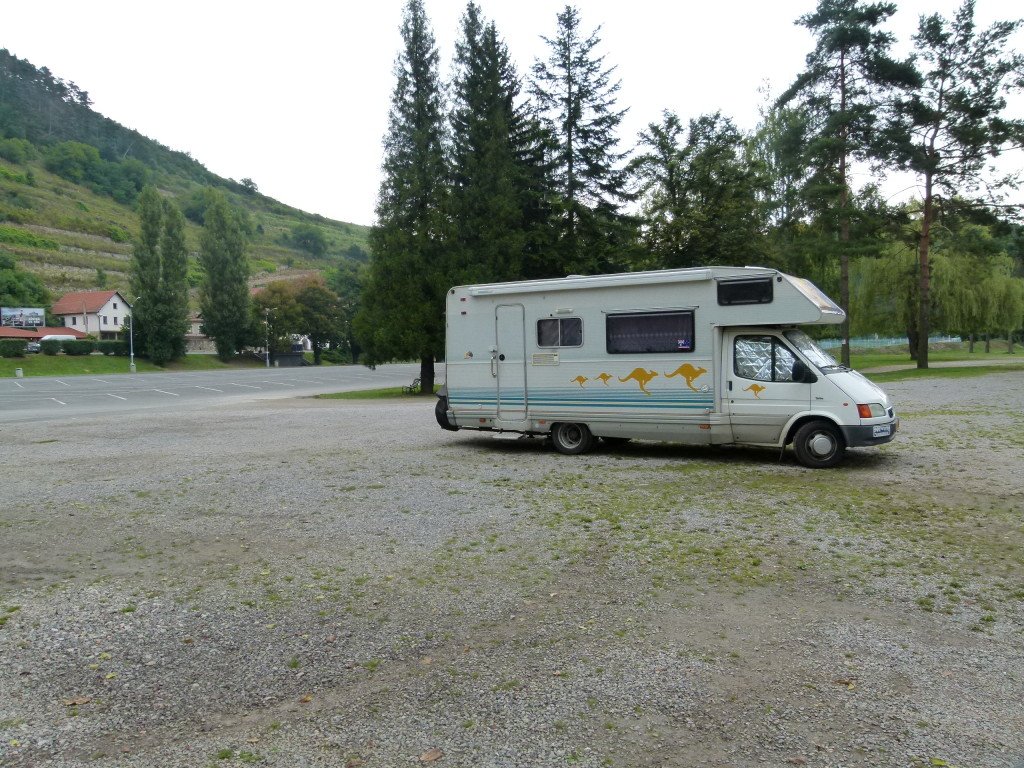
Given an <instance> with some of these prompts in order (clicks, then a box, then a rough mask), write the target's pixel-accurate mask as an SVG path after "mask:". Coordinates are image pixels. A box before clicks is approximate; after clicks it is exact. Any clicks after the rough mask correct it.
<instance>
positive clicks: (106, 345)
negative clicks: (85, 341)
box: [96, 341, 128, 357]
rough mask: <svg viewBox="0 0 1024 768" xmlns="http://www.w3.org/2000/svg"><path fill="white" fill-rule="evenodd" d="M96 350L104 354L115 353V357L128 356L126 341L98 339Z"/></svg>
mask: <svg viewBox="0 0 1024 768" xmlns="http://www.w3.org/2000/svg"><path fill="white" fill-rule="evenodd" d="M96 351H97V352H101V353H102V354H104V355H116V356H117V357H127V356H128V342H127V341H99V342H97V343H96Z"/></svg>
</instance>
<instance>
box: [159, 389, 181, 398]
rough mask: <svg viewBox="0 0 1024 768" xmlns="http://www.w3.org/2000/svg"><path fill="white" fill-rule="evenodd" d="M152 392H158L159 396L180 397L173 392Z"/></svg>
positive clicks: (160, 390)
mask: <svg viewBox="0 0 1024 768" xmlns="http://www.w3.org/2000/svg"><path fill="white" fill-rule="evenodd" d="M153 391H154V392H159V393H160V394H161V395H170V396H171V397H181V395H179V394H176V393H175V392H164V391H163V390H162V389H154V390H153Z"/></svg>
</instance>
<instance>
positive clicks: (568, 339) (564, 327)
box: [537, 317, 583, 347]
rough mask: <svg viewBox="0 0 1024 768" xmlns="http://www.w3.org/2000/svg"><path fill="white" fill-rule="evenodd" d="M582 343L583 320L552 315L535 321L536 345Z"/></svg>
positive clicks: (548, 345) (577, 344)
mask: <svg viewBox="0 0 1024 768" xmlns="http://www.w3.org/2000/svg"><path fill="white" fill-rule="evenodd" d="M582 345H583V320H582V319H581V318H579V317H552V318H545V319H543V320H538V321H537V346H538V347H579V346H582Z"/></svg>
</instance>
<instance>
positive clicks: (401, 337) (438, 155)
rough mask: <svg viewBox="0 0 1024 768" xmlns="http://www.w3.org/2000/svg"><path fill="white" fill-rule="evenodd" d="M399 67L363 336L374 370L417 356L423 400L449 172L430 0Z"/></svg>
mask: <svg viewBox="0 0 1024 768" xmlns="http://www.w3.org/2000/svg"><path fill="white" fill-rule="evenodd" d="M401 34H402V42H403V46H402V50H401V52H400V53H399V55H398V58H397V60H396V62H395V81H396V82H395V90H394V92H393V94H392V100H391V112H390V115H389V121H388V132H387V135H386V137H385V142H384V162H383V176H384V179H383V181H382V182H381V187H380V194H379V197H378V201H377V221H376V223H375V224H374V226H373V229H372V230H371V233H370V245H371V247H372V250H373V256H372V260H371V262H370V271H369V277H368V280H367V284H366V288H365V294H364V296H363V300H362V304H363V308H362V310H361V311H360V313H359V315H358V317H357V319H356V328H357V335H358V337H359V339H360V343H361V345H362V347H363V349H364V352H365V359H366V362H367V364H370V365H373V364H375V363H379V362H384V361H386V360H395V359H409V358H416V359H418V360H419V361H420V382H421V385H422V391H423V392H424V393H428V394H429V393H432V392H433V385H434V361H435V360H436V359H437V358H439V357H442V356H443V355H444V297H445V294H446V292H447V290H448V288H450V287H451V285H452V270H451V268H450V260H449V258H448V254H447V248H446V243H447V242H449V234H448V218H447V217H448V198H449V193H448V169H447V164H446V159H445V145H446V139H447V137H446V131H445V119H444V114H443V110H444V104H443V98H442V87H441V81H440V79H439V76H438V53H437V48H436V46H435V43H434V35H433V32H432V31H431V29H430V24H429V21H428V19H427V16H426V12H425V11H424V9H423V3H422V0H408V3H407V4H406V7H405V11H404V14H403V19H402V27H401Z"/></svg>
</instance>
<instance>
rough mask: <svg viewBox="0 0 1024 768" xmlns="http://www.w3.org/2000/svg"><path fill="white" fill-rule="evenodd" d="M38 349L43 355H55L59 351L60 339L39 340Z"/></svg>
mask: <svg viewBox="0 0 1024 768" xmlns="http://www.w3.org/2000/svg"><path fill="white" fill-rule="evenodd" d="M39 351H40V352H42V353H43V354H44V355H50V356H51V357H52V356H53V355H56V354H57V353H58V352H60V341H58V340H57V339H47V340H46V341H40V342H39Z"/></svg>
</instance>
